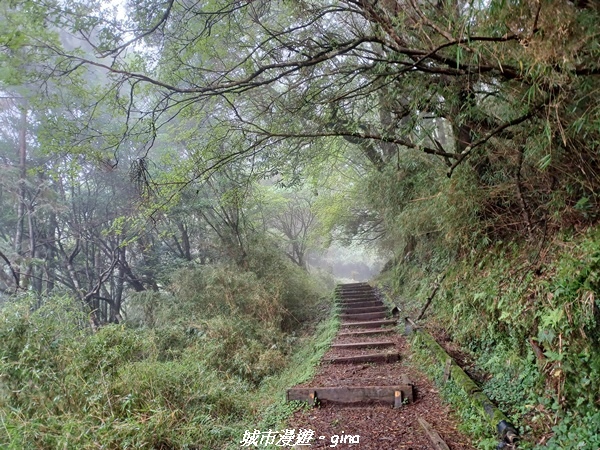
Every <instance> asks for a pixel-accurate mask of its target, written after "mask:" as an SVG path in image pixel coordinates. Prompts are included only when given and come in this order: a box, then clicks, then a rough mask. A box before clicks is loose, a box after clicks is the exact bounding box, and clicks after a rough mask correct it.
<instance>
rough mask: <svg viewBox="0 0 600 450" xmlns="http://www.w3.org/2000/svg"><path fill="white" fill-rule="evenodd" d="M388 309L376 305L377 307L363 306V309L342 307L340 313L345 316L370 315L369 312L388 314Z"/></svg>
mask: <svg viewBox="0 0 600 450" xmlns="http://www.w3.org/2000/svg"><path fill="white" fill-rule="evenodd" d="M388 310H389V308H388V307H387V306H385V305H377V306H365V307H361V306H359V307H355V306H344V307H343V308H342V312H343V313H345V314H361V313H370V312H388Z"/></svg>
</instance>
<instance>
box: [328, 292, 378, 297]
mask: <svg viewBox="0 0 600 450" xmlns="http://www.w3.org/2000/svg"><path fill="white" fill-rule="evenodd" d="M376 296H377V294H376V293H375V292H374V291H365V292H352V293H350V292H345V293H342V294H339V293H338V294H336V297H337V298H346V299H351V298H362V297H376Z"/></svg>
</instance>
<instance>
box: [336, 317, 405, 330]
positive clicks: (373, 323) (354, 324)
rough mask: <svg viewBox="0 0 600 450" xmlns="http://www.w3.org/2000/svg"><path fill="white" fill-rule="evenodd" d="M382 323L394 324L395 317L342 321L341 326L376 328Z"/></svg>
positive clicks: (382, 324)
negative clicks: (365, 320)
mask: <svg viewBox="0 0 600 450" xmlns="http://www.w3.org/2000/svg"><path fill="white" fill-rule="evenodd" d="M384 325H396V319H386V320H369V321H367V322H342V326H343V327H363V328H377V327H381V326H384Z"/></svg>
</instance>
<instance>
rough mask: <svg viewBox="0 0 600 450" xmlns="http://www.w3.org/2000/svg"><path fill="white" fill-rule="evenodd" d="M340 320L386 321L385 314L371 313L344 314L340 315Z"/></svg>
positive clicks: (381, 312)
mask: <svg viewBox="0 0 600 450" xmlns="http://www.w3.org/2000/svg"><path fill="white" fill-rule="evenodd" d="M340 318H341V319H344V320H377V319H385V312H383V311H380V312H369V313H358V314H354V313H344V314H340Z"/></svg>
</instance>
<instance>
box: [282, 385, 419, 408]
mask: <svg viewBox="0 0 600 450" xmlns="http://www.w3.org/2000/svg"><path fill="white" fill-rule="evenodd" d="M396 392H401V393H402V396H403V398H404V399H405V401H406V403H412V401H413V398H412V386H411V385H396V386H340V387H309V388H292V389H288V391H287V400H288V401H292V400H300V401H304V402H308V403H312V399H311V397H310V395H311V394H313V393H315V394H316V396H317V398H318V399H319V400H320V401H330V402H336V403H361V402H381V403H387V404H390V405H394V403H395V399H396V397H395V393H396Z"/></svg>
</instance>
